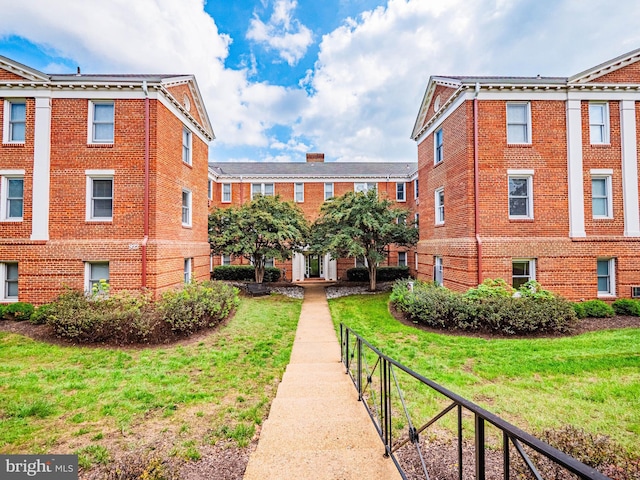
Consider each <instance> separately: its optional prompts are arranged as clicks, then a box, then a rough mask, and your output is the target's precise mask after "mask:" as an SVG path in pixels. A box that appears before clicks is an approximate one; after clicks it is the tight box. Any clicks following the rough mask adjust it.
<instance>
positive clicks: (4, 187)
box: [0, 170, 24, 222]
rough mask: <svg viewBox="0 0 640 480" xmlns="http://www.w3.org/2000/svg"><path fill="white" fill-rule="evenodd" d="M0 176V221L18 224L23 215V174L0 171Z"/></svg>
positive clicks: (21, 172)
mask: <svg viewBox="0 0 640 480" xmlns="http://www.w3.org/2000/svg"><path fill="white" fill-rule="evenodd" d="M17 172H20V173H19V174H18V173H17ZM0 175H2V177H0V180H1V181H0V202H2V204H0V220H1V221H7V222H20V221H22V216H23V214H24V173H23V171H22V170H20V171H8V172H6V173H5V172H1V171H0Z"/></svg>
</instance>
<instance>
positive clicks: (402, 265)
mask: <svg viewBox="0 0 640 480" xmlns="http://www.w3.org/2000/svg"><path fill="white" fill-rule="evenodd" d="M400 254H404V263H402V262H400ZM398 266H399V267H408V266H409V262H408V260H407V252H398Z"/></svg>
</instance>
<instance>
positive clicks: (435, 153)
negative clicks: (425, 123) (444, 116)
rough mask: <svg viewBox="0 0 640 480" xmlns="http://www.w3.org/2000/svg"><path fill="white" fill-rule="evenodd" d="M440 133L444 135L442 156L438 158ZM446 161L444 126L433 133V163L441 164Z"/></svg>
mask: <svg viewBox="0 0 640 480" xmlns="http://www.w3.org/2000/svg"><path fill="white" fill-rule="evenodd" d="M438 133H440V134H441V136H442V147H441V152H442V155H441V158H440V160H438ZM443 161H444V130H443V129H442V127H440V128H438V129H437V130H436V131H435V132H434V133H433V164H434V165H440V164H441V163H442V162H443Z"/></svg>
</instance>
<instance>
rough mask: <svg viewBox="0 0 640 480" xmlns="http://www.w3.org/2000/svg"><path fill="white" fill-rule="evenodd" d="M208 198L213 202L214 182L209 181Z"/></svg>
mask: <svg viewBox="0 0 640 480" xmlns="http://www.w3.org/2000/svg"><path fill="white" fill-rule="evenodd" d="M207 198H208V199H209V200H213V180H208V181H207Z"/></svg>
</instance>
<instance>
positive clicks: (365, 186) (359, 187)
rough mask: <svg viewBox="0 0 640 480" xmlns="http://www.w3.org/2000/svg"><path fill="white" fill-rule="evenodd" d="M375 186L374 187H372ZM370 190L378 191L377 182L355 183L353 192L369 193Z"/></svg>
mask: <svg viewBox="0 0 640 480" xmlns="http://www.w3.org/2000/svg"><path fill="white" fill-rule="evenodd" d="M371 185H373V186H371ZM369 190H376V191H377V190H378V184H377V183H375V182H354V183H353V191H354V192H364V193H367V192H368V191H369Z"/></svg>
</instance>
